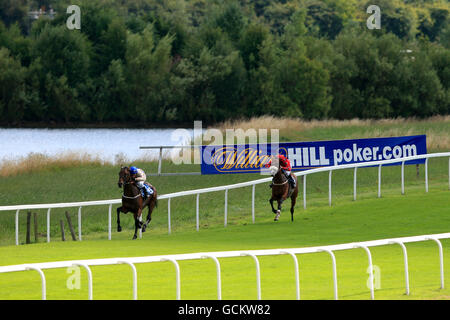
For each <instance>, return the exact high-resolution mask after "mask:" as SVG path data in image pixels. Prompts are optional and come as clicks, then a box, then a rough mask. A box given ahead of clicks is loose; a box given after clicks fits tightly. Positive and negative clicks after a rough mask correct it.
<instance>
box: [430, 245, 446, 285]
mask: <svg viewBox="0 0 450 320" xmlns="http://www.w3.org/2000/svg"><path fill="white" fill-rule="evenodd" d="M427 240H433V241H434V242H436V244H437V245H438V247H439V269H440V274H441V289H444V252H443V250H442V243H441V242H440V241H439V240H438V239H436V238H431V237H430V238H427Z"/></svg>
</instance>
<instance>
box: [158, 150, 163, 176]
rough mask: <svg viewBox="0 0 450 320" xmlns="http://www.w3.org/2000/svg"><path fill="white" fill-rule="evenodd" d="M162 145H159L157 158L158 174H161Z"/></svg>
mask: <svg viewBox="0 0 450 320" xmlns="http://www.w3.org/2000/svg"><path fill="white" fill-rule="evenodd" d="M162 149H163V148H162V147H159V160H158V176H160V175H161V166H162Z"/></svg>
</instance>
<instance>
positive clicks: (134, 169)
mask: <svg viewBox="0 0 450 320" xmlns="http://www.w3.org/2000/svg"><path fill="white" fill-rule="evenodd" d="M137 172H138V169H137V168H136V167H135V166H132V167H131V168H130V173H131V174H136V173H137Z"/></svg>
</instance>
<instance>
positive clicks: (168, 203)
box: [167, 198, 172, 234]
mask: <svg viewBox="0 0 450 320" xmlns="http://www.w3.org/2000/svg"><path fill="white" fill-rule="evenodd" d="M170 199H172V198H169V199H167V228H168V229H169V230H168V232H169V234H171V233H172V226H171V222H170Z"/></svg>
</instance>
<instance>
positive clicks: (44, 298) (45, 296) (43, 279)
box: [26, 266, 47, 300]
mask: <svg viewBox="0 0 450 320" xmlns="http://www.w3.org/2000/svg"><path fill="white" fill-rule="evenodd" d="M26 270H35V271H37V272H39V275H40V276H41V282H42V300H46V299H47V289H46V286H45V275H44V272H42V270H41V269H39V268H37V267H33V266H29V267H27V268H26Z"/></svg>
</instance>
